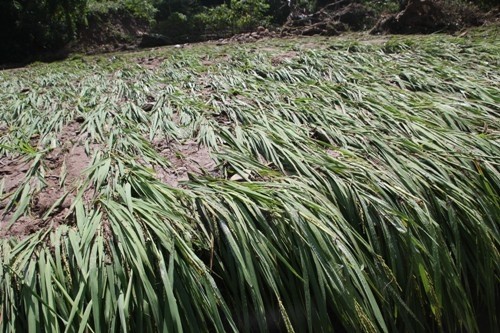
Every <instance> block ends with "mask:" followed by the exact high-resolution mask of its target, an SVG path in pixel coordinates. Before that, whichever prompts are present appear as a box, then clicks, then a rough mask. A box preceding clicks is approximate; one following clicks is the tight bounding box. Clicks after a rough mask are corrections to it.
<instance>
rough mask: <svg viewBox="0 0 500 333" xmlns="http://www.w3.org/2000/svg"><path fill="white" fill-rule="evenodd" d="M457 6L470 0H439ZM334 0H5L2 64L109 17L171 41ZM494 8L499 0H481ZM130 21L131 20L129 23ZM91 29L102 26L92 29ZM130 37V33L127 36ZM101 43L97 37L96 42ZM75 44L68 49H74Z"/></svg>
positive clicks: (224, 32) (274, 21)
mask: <svg viewBox="0 0 500 333" xmlns="http://www.w3.org/2000/svg"><path fill="white" fill-rule="evenodd" d="M350 1H352V2H360V3H362V4H364V5H366V6H367V7H369V8H370V9H373V10H375V11H376V12H378V13H381V12H383V11H394V10H397V9H398V7H401V8H402V7H404V5H405V3H406V2H407V1H404V0H349V1H347V0H345V1H344V2H345V3H347V2H350ZM436 1H440V2H445V3H448V4H450V5H451V6H452V7H457V8H459V7H463V6H470V5H469V2H468V1H465V0H436ZM331 3H339V2H338V1H334V0H292V1H287V0H64V1H62V0H44V1H33V0H5V1H2V2H1V3H0V40H1V41H2V43H0V64H2V63H6V62H23V61H29V60H33V59H37V58H40V55H42V56H43V55H45V54H49V55H52V56H53V55H54V53H55V55H57V53H58V52H59V53H61V54H63V53H62V52H61V50H64V48H65V47H66V46H68V43H71V42H73V44H77V42H76V41H77V40H78V39H79V37H82V34H84V32H85V31H86V29H87V28H88V25H98V26H100V25H102V30H103V31H102V32H101V33H102V34H104V35H105V34H106V33H107V34H110V33H111V31H109V30H113V26H112V24H113V23H111V26H110V24H109V23H108V22H106V21H107V20H113V19H116V18H117V17H118V18H119V17H122V18H124V20H125V21H127V20H128V21H130V19H129V18H130V17H133V20H135V21H141V22H144V24H145V25H149V29H150V30H152V31H153V32H155V33H160V34H162V35H164V36H166V37H168V38H169V40H171V41H172V42H187V41H194V40H195V41H198V40H200V36H201V39H203V38H210V37H219V36H229V35H231V34H235V33H240V32H246V31H252V30H254V29H256V28H257V27H258V26H266V25H279V24H282V23H283V22H284V21H285V20H286V19H287V17H288V16H289V14H290V13H291V12H297V13H307V12H314V11H316V10H318V9H319V8H322V7H323V6H325V5H328V4H331ZM475 3H476V4H477V5H480V6H483V8H489V7H491V6H494V5H495V4H496V0H476V1H475ZM125 24H128V23H127V22H125ZM91 31H92V33H95V32H96V31H99V28H96V27H92V29H91ZM125 37H126V36H125ZM93 42H97V43H98V41H93ZM70 49H71V48H68V50H70Z"/></svg>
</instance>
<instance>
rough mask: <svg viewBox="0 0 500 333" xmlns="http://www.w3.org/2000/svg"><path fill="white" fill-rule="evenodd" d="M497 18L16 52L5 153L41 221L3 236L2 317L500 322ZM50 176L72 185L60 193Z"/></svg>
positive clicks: (3, 189) (428, 324) (266, 325)
mask: <svg viewBox="0 0 500 333" xmlns="http://www.w3.org/2000/svg"><path fill="white" fill-rule="evenodd" d="M179 19H181V20H182V17H179ZM483 29H484V30H482V31H480V33H481V35H477V34H476V33H474V32H473V31H469V33H468V35H467V36H465V37H452V36H444V35H433V36H426V37H422V36H413V37H409V38H402V37H394V38H392V39H390V40H388V41H384V40H381V39H380V37H376V38H375V39H369V40H362V41H358V40H355V39H353V38H352V37H346V38H342V39H336V40H334V39H328V40H325V39H310V40H308V43H307V45H305V44H304V43H303V39H286V40H279V39H275V40H270V41H262V42H260V45H261V46H262V47H261V48H256V47H255V45H253V44H245V45H227V46H220V47H213V48H211V47H207V46H206V45H193V46H191V47H189V48H185V49H177V48H164V49H158V50H148V51H147V52H141V53H127V54H114V55H112V56H110V55H108V56H100V57H83V58H75V59H74V60H72V61H67V62H63V63H56V64H49V65H46V64H37V65H36V66H32V67H30V68H27V69H22V70H16V71H4V72H0V108H1V111H2V112H0V129H1V131H2V135H1V136H0V158H1V161H2V171H3V170H5V169H4V167H5V165H4V164H6V165H10V163H12V161H19V163H21V164H20V165H22V168H19V169H20V170H19V172H22V174H21V175H22V177H19V181H18V183H19V184H18V186H17V188H15V189H11V188H9V187H8V184H7V182H10V180H11V179H10V178H9V177H5V178H2V180H0V199H1V202H2V207H5V208H3V209H4V210H3V211H2V213H4V214H3V215H1V218H2V226H3V227H5V225H6V224H9V223H10V222H12V223H13V224H12V227H13V228H12V229H11V233H14V234H15V230H18V229H16V227H22V226H26V224H25V223H28V222H27V221H30V220H33V219H35V220H36V222H37V226H38V229H37V230H31V231H30V230H29V229H28V233H29V235H28V236H23V235H20V234H19V233H18V234H16V235H19V236H20V239H18V238H15V237H12V238H8V237H5V236H4V237H3V238H2V239H1V240H0V254H1V256H0V258H1V265H0V317H1V318H2V320H0V331H2V332H58V331H63V330H66V331H68V332H75V331H79V332H86V331H88V332H124V331H132V332H180V331H184V332H233V331H241V332H266V331H273V332H277V331H282V332H284V331H289V332H291V331H295V332H331V331H332V330H333V329H334V330H335V331H347V332H362V331H371V332H495V330H496V329H497V328H498V325H499V314H498V311H497V310H498V309H497V308H498V307H497V304H498V303H499V297H500V291H499V284H498V281H499V277H500V270H499V266H498V262H499V261H500V254H499V253H500V252H499V247H500V234H499V233H500V231H499V229H498V225H499V224H498V223H499V216H500V204H499V203H500V201H499V198H500V187H499V184H500V173H499V159H498V156H500V144H499V142H500V123H499V122H498V112H499V108H498V105H499V103H500V100H499V96H500V93H499V92H500V86H499V84H498V82H500V73H499V72H498V71H496V70H493V68H492V66H495V64H498V54H499V52H500V41H499V40H498V38H496V36H498V28H488V29H490V30H487V29H486V28H483ZM370 38H371V37H370ZM145 59H151V60H152V63H149V64H147V63H144V60H145ZM151 100H153V102H152V103H153V104H152V105H150V106H151V107H150V108H147V109H146V108H144V107H142V106H143V105H144V104H145V103H151ZM146 110H147V111H146ZM62 147H66V148H62ZM186 147H195V149H192V151H195V152H198V153H199V152H200V151H202V152H203V151H205V152H206V154H208V155H210V158H211V159H212V160H213V161H212V162H213V163H212V165H213V168H210V169H209V170H205V167H203V165H202V163H199V164H200V165H196V163H195V161H194V160H193V158H194V155H189V154H188V153H187V151H188V149H186ZM62 149H67V150H68V151H67V152H66V153H65V152H64V151H63V150H62ZM190 149H191V148H190ZM78 151H79V152H80V153H79V155H76V154H75V152H78ZM57 156H59V159H60V160H64V161H66V162H67V168H65V167H62V166H61V167H57V168H54V163H55V161H54V157H57ZM75 156H78V160H83V161H86V162H85V167H83V168H81V169H82V170H78V171H79V172H81V174H80V175H79V176H77V177H74V178H71V179H69V180H68V181H64V179H67V178H68V177H69V176H68V175H69V171H68V170H69V169H70V168H69V167H70V163H69V162H70V161H71V159H73V160H74V159H75ZM56 160H57V158H56ZM179 161H183V162H179ZM179 163H184V165H183V166H186V167H188V168H189V169H188V171H189V172H188V171H184V172H185V174H186V177H185V178H184V180H182V181H180V183H179V184H178V185H173V184H171V183H170V184H169V182H168V179H169V177H176V175H177V174H178V173H182V172H183V171H181V167H179ZM16 182H17V180H16ZM49 184H52V185H51V186H50V187H49ZM52 190H56V191H58V193H59V194H60V197H61V198H64V196H65V195H67V197H68V198H70V199H71V200H70V201H71V204H70V206H69V207H68V206H67V205H66V206H65V207H63V204H62V202H63V201H64V200H57V201H56V202H55V203H54V205H53V207H52V208H49V209H46V210H41V208H40V207H39V206H37V205H36V203H37V198H39V196H40V195H43V194H44V191H52ZM5 213H6V214H5ZM5 221H7V223H5Z"/></svg>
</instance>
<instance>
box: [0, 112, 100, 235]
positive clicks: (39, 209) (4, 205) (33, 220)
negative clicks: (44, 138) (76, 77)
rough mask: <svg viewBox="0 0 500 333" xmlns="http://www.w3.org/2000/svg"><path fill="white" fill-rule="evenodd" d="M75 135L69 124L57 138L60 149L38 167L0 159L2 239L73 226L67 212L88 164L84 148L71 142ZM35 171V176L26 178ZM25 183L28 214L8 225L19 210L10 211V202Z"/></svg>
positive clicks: (76, 126) (19, 159)
mask: <svg viewBox="0 0 500 333" xmlns="http://www.w3.org/2000/svg"><path fill="white" fill-rule="evenodd" d="M77 133H79V124H78V123H76V122H73V123H70V124H68V125H67V126H66V127H65V128H64V129H63V131H62V132H61V133H60V134H59V135H58V141H59V142H60V143H61V144H60V146H59V147H57V148H55V149H53V150H51V151H50V152H48V153H47V154H46V155H45V156H43V158H42V159H41V160H40V162H39V165H38V166H36V165H34V164H35V163H34V161H33V160H30V159H29V158H26V157H24V158H23V157H19V156H17V157H3V158H0V176H1V177H2V178H3V181H4V191H3V194H2V197H0V209H1V210H0V236H1V237H18V238H22V237H24V236H27V235H29V234H31V233H33V232H35V231H38V230H40V229H41V228H44V227H46V226H48V225H54V226H57V225H60V224H71V223H72V222H71V219H69V218H68V216H69V215H70V213H71V212H70V209H69V208H70V207H71V204H72V203H73V200H74V199H75V196H76V185H77V184H78V183H79V181H81V180H82V179H83V175H82V172H83V170H85V169H86V168H87V167H88V165H89V162H90V158H89V156H88V155H87V154H86V152H85V149H84V147H83V146H82V145H81V144H80V143H78V142H77V143H73V142H72V139H74V138H75V137H76V136H77ZM35 168H36V175H35V176H34V177H28V176H29V173H30V171H32V170H35ZM28 178H29V179H28ZM27 183H28V184H29V186H30V194H32V195H31V199H30V202H29V205H28V210H27V213H26V214H25V215H24V216H21V217H20V218H19V219H17V220H16V221H15V222H14V223H12V225H10V224H11V223H10V222H11V219H12V218H13V216H14V211H15V209H16V208H18V207H16V205H14V207H10V209H9V202H10V201H11V199H12V196H13V195H14V194H15V193H16V191H18V190H22V188H24V186H25V185H26V184H27ZM21 187H22V188H21Z"/></svg>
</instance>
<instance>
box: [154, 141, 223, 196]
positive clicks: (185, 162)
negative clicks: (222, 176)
mask: <svg viewBox="0 0 500 333" xmlns="http://www.w3.org/2000/svg"><path fill="white" fill-rule="evenodd" d="M155 146H156V148H157V149H158V151H159V152H160V154H161V155H162V156H163V157H165V158H166V159H167V160H168V161H169V162H170V167H168V168H163V167H158V166H157V167H155V172H156V175H157V177H158V179H159V180H160V181H161V182H163V183H165V184H168V185H170V186H172V187H182V182H185V181H188V180H189V174H196V175H210V176H214V177H215V176H217V175H218V171H217V164H216V162H215V161H214V160H213V159H212V157H211V156H210V151H209V150H208V148H206V147H203V146H200V145H198V144H197V143H196V142H194V141H192V140H188V141H186V142H183V143H175V142H172V141H170V142H169V141H159V142H156V143H155Z"/></svg>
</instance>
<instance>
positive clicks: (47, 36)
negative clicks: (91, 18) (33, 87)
mask: <svg viewBox="0 0 500 333" xmlns="http://www.w3.org/2000/svg"><path fill="white" fill-rule="evenodd" d="M86 5H87V0H65V1H61V0H46V1H31V0H7V1H2V2H1V3H0V13H1V14H0V15H1V17H0V39H1V41H2V43H0V62H5V61H12V62H15V61H22V60H23V59H24V58H26V57H29V56H31V55H33V54H35V53H37V52H47V51H53V50H57V49H59V48H61V47H62V46H64V45H65V44H66V43H67V42H69V41H71V40H73V39H74V38H75V37H76V33H77V27H78V24H79V23H81V22H82V19H83V18H84V17H85V9H86Z"/></svg>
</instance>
